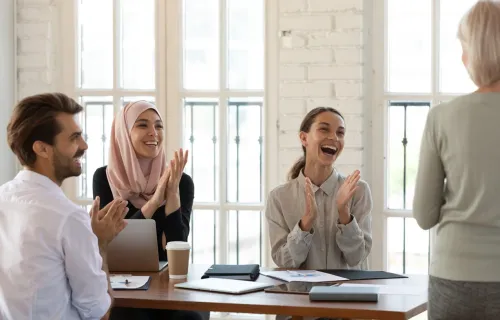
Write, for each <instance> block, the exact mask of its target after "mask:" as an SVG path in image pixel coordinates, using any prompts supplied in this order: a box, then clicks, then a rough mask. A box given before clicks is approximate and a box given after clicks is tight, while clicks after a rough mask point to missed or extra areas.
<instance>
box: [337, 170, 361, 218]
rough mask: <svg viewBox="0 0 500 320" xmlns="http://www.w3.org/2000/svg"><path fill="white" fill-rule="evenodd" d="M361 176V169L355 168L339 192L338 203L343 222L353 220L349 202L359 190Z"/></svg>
mask: <svg viewBox="0 0 500 320" xmlns="http://www.w3.org/2000/svg"><path fill="white" fill-rule="evenodd" d="M360 177H361V175H360V172H359V170H355V171H354V172H353V173H352V174H350V175H349V176H347V178H346V179H345V180H344V182H343V183H342V185H341V186H340V188H339V191H338V192H337V197H336V203H337V209H338V210H339V220H340V223H342V224H348V223H349V222H350V221H351V213H350V208H349V204H350V203H351V199H352V197H353V196H354V193H355V192H356V190H358V181H359V178H360Z"/></svg>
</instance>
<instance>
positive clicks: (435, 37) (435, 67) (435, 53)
mask: <svg viewBox="0 0 500 320" xmlns="http://www.w3.org/2000/svg"><path fill="white" fill-rule="evenodd" d="M440 6H441V0H434V1H432V8H431V15H432V19H431V39H432V43H431V54H432V57H431V67H432V70H431V77H432V79H431V88H432V101H431V105H432V104H435V103H439V101H436V96H437V95H438V94H439V91H440V90H439V87H440V85H439V82H440V75H439V73H440V72H439V68H440V67H439V47H440V43H439V41H440V25H439V24H440V23H439V15H440V12H439V11H440Z"/></svg>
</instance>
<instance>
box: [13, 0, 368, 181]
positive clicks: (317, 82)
mask: <svg viewBox="0 0 500 320" xmlns="http://www.w3.org/2000/svg"><path fill="white" fill-rule="evenodd" d="M60 1H62V0H18V1H17V10H18V17H17V19H18V20H17V24H18V30H19V35H18V39H19V50H18V52H19V54H18V59H19V68H18V69H19V70H18V72H19V79H18V80H19V81H18V82H19V90H18V93H19V97H20V98H22V97H24V96H26V95H30V94H34V93H37V92H42V91H48V90H57V89H58V86H57V80H58V78H59V77H58V74H59V73H60V72H61V71H62V70H60V69H61V68H60V63H59V61H60V59H58V58H59V57H58V50H59V49H58V45H57V40H58V38H59V35H58V34H57V32H58V29H59V28H58V27H57V24H58V17H57V13H58V8H59V7H60V5H59V3H58V2H60ZM65 1H66V0H65ZM268 1H269V0H268ZM275 1H279V4H278V11H279V12H278V13H277V16H278V28H279V30H281V31H291V37H292V41H291V47H287V46H286V44H284V43H280V44H279V48H280V49H279V55H278V60H279V68H277V69H278V73H279V74H278V75H277V79H278V80H277V81H278V82H279V83H275V84H272V83H271V84H269V85H270V86H275V87H279V103H278V119H279V137H278V146H276V148H273V149H274V150H277V152H278V165H277V166H278V167H277V168H275V170H277V172H278V175H279V177H278V178H279V181H284V179H285V175H286V172H287V170H288V168H289V167H290V165H291V164H292V163H293V162H294V161H295V160H296V158H297V157H298V156H300V154H301V149H300V144H299V141H298V138H297V130H298V128H299V125H300V121H301V120H302V117H303V116H304V115H305V114H306V112H307V111H308V110H310V109H311V108H314V107H316V106H319V105H325V106H332V107H335V108H338V109H339V110H340V111H341V112H342V113H344V115H345V117H346V122H347V136H346V149H345V150H344V153H343V155H342V156H341V157H340V158H339V160H338V163H337V166H338V168H339V169H340V170H341V171H342V172H345V173H349V172H351V171H352V170H354V169H356V168H362V169H363V174H364V178H365V179H367V180H370V177H369V176H368V174H369V173H368V172H367V170H366V169H367V167H369V166H368V165H369V161H365V160H364V159H370V157H369V156H368V155H367V154H366V153H367V150H366V148H365V147H366V146H367V145H369V142H370V140H369V135H368V132H369V119H370V117H369V115H370V112H371V111H370V108H369V105H370V104H369V101H368V99H369V98H368V97H369V95H368V94H367V92H368V90H366V88H365V87H364V85H363V80H364V79H365V80H367V79H366V78H367V77H368V76H369V75H370V71H369V70H368V67H369V65H368V64H367V63H368V62H369V61H367V58H366V57H370V55H368V54H366V52H367V50H368V49H366V48H368V43H366V42H367V39H369V37H368V36H367V35H368V30H367V27H366V25H365V24H367V21H370V20H369V19H368V20H367V17H369V16H371V8H368V7H371V0H275ZM268 36H269V37H275V39H276V41H277V42H279V41H280V38H279V36H278V35H274V34H271V35H268ZM364 48H365V49H364ZM368 60H370V59H368ZM270 70H272V69H270ZM271 78H275V77H271ZM365 110H367V112H365ZM365 142H366V143H365ZM271 170H273V168H271Z"/></svg>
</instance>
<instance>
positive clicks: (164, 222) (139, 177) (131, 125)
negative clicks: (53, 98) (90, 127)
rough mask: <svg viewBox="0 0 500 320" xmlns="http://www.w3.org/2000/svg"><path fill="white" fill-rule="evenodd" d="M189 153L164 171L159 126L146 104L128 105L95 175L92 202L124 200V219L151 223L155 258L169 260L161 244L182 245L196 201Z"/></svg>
mask: <svg viewBox="0 0 500 320" xmlns="http://www.w3.org/2000/svg"><path fill="white" fill-rule="evenodd" d="M186 161H187V152H186V153H184V152H182V150H180V152H176V153H175V159H173V160H171V161H170V163H169V166H168V167H167V162H166V159H165V154H164V151H163V121H162V119H161V117H160V114H159V112H158V110H157V109H156V107H155V106H154V105H152V104H150V103H148V102H146V101H137V102H133V103H129V104H128V105H126V106H125V107H124V108H123V109H122V110H120V112H118V114H117V115H116V117H115V119H114V121H113V127H112V129H111V143H110V154H109V164H108V166H105V167H102V168H99V169H97V170H96V172H95V173H94V179H93V193H94V198H95V197H96V196H99V197H100V204H101V207H104V206H106V205H107V204H108V203H109V202H111V201H112V200H113V199H114V198H122V199H125V200H127V201H128V208H129V212H128V214H127V216H126V217H125V218H126V219H154V220H155V222H156V229H157V230H156V231H157V242H158V256H159V260H160V261H162V260H163V261H165V260H167V255H166V253H165V244H166V243H167V242H170V241H186V239H187V237H188V234H189V221H190V218H191V212H192V207H193V199H194V184H193V180H192V179H191V177H190V176H188V175H187V174H185V173H183V170H184V166H185V164H186ZM111 319H148V320H153V319H154V320H157V319H158V320H159V319H193V320H201V319H202V316H201V314H200V313H198V312H194V311H176V310H148V309H129V308H113V310H112V312H111Z"/></svg>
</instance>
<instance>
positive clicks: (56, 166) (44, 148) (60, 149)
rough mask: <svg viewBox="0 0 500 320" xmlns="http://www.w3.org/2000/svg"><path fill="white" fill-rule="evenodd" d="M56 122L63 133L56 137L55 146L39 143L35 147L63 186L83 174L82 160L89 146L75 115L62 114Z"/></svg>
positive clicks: (41, 159) (41, 158)
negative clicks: (65, 181) (65, 180)
mask: <svg viewBox="0 0 500 320" xmlns="http://www.w3.org/2000/svg"><path fill="white" fill-rule="evenodd" d="M56 120H57V122H58V125H59V126H60V128H61V132H60V133H59V134H58V135H56V136H55V138H54V144H53V145H49V144H46V143H43V142H41V141H37V142H35V144H34V146H33V147H34V150H35V152H36V153H37V155H38V156H40V159H39V160H40V161H43V162H44V164H45V163H47V164H48V165H49V166H50V167H52V168H53V172H52V174H53V178H54V179H55V180H56V181H57V183H59V184H61V183H62V182H63V181H64V179H66V178H69V177H77V176H79V175H80V174H81V173H82V164H81V161H80V159H81V157H82V156H83V155H84V154H85V150H87V148H88V145H87V143H86V142H85V140H84V139H83V136H82V130H81V129H80V127H79V126H78V124H77V122H76V121H75V119H74V116H73V115H71V114H67V113H60V114H59V115H57V117H56ZM52 174H51V175H52Z"/></svg>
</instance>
